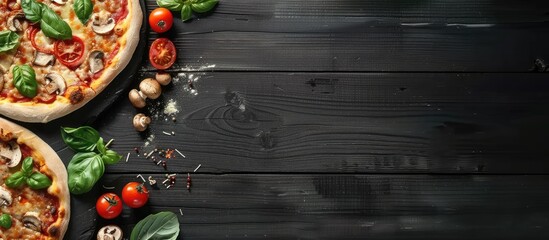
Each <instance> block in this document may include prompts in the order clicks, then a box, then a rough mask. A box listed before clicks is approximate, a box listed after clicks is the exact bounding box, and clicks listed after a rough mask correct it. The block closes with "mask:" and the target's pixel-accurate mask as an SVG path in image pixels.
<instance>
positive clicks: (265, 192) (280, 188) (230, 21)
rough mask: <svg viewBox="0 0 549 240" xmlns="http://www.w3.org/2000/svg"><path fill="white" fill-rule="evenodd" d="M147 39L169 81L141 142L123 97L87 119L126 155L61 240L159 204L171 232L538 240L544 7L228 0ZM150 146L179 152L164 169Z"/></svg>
mask: <svg viewBox="0 0 549 240" xmlns="http://www.w3.org/2000/svg"><path fill="white" fill-rule="evenodd" d="M146 6H147V12H150V11H151V10H152V9H154V8H155V7H156V3H155V1H153V0H147V1H146ZM161 36H163V37H169V38H171V39H172V40H173V41H174V43H175V45H176V46H177V49H178V55H179V56H178V61H177V63H176V65H175V66H174V67H173V68H172V69H171V73H172V74H173V76H177V81H176V82H175V83H174V84H172V85H171V86H169V87H167V88H165V91H164V94H163V96H162V98H161V99H159V100H157V101H154V102H152V103H151V106H149V107H148V108H147V109H146V110H145V111H144V112H145V113H147V114H149V115H153V116H154V121H153V123H152V125H151V128H150V131H149V132H147V133H143V134H139V133H137V132H136V131H134V130H133V127H132V126H131V119H132V118H133V116H134V115H135V114H136V113H137V112H138V111H137V110H135V109H134V108H133V107H132V106H131V105H130V103H129V101H128V100H127V97H126V94H127V90H126V91H125V92H122V93H119V94H120V95H121V97H120V98H119V99H118V101H116V102H115V103H114V104H113V105H112V107H111V108H108V109H107V110H106V111H105V112H104V113H103V114H102V115H101V117H100V118H99V119H98V120H97V121H95V122H94V123H93V124H92V125H93V126H94V127H96V128H97V129H98V130H99V131H100V132H101V135H102V136H103V138H105V139H110V138H114V139H115V141H114V142H113V144H112V149H114V150H116V151H118V152H119V153H121V154H122V155H123V156H124V158H125V157H126V154H127V153H131V154H130V158H129V160H128V162H125V159H123V160H122V161H121V162H120V163H119V164H117V165H114V166H108V168H107V171H106V174H105V176H104V177H103V179H102V181H101V182H100V183H99V184H98V185H97V186H96V188H95V189H94V190H93V191H92V192H90V193H88V194H85V195H83V196H76V197H73V198H72V208H73V213H72V221H71V225H70V230H69V233H68V236H67V239H91V238H95V232H96V231H97V229H98V228H99V227H101V226H103V225H105V224H107V223H114V224H118V225H120V226H121V227H122V228H123V229H124V230H125V233H126V234H127V235H128V236H129V233H130V231H131V228H132V227H133V226H134V225H135V223H136V222H137V221H139V220H140V219H141V218H143V217H144V216H146V215H148V214H149V213H155V212H158V211H173V212H174V213H176V214H177V215H178V216H179V221H180V223H181V234H180V237H179V239H222V238H227V239H536V238H539V239H547V238H549V217H548V216H549V206H548V204H547V203H548V202H549V175H547V174H548V173H549V159H548V156H549V144H548V143H547V139H548V137H547V136H548V135H549V79H548V77H549V75H547V74H546V73H540V71H542V70H544V67H543V66H542V65H543V64H542V63H543V59H546V60H549V2H547V1H521V0H500V1H491V0H463V1H448V0H444V1H443V0H440V1H434V0H430V1H427V0H425V1H423V0H407V1H406V0H371V1H365V0H278V1H273V0H254V1H251V0H230V1H222V2H221V3H220V4H219V5H218V7H217V8H216V9H215V10H214V11H213V12H212V13H211V14H207V15H202V16H199V18H198V19H195V20H193V21H191V22H188V23H183V22H181V21H179V20H178V19H177V20H176V21H175V26H174V29H172V30H171V31H170V32H169V33H167V34H164V35H161ZM157 37H158V35H157V34H155V33H149V34H148V44H150V42H152V41H153V40H154V39H156V38H157ZM147 46H148V45H147ZM536 61H538V64H537V67H536V64H535V62H536ZM545 63H547V64H549V61H547V62H545ZM154 73H155V70H154V69H153V68H152V67H151V65H150V64H149V63H148V62H147V61H145V60H143V65H142V67H141V68H140V69H139V71H138V74H137V76H136V77H135V78H133V80H132V81H133V83H132V87H136V85H137V84H138V82H139V81H140V80H141V79H143V78H145V77H150V76H153V75H154ZM170 99H173V100H174V101H175V102H177V106H178V107H179V112H178V113H177V114H176V115H175V116H176V122H172V121H171V119H170V116H167V115H166V114H164V113H163V112H162V109H163V106H164V105H165V104H167V103H168V102H169V100H170ZM172 131H173V132H174V133H175V135H174V136H169V135H167V134H164V133H163V132H166V133H171V132H172ZM55 132H56V133H57V130H55ZM151 135H153V136H154V139H153V137H151ZM147 138H149V140H151V139H152V141H147ZM60 141H61V139H60V138H57V139H56V140H53V142H51V144H52V145H54V146H62V145H60V144H59V143H60ZM146 142H148V144H149V145H148V146H145V145H147V143H146ZM135 147H139V148H143V149H142V151H141V154H140V156H137V154H136V153H135V152H134V148H135ZM151 147H156V148H171V149H174V148H175V149H178V150H179V151H180V152H181V153H183V154H184V155H185V156H186V158H183V157H181V156H180V155H179V154H175V157H174V158H172V159H169V160H168V162H167V169H166V170H165V169H164V168H162V167H161V166H156V165H155V164H154V163H152V162H151V160H147V159H145V158H144V157H143V153H144V152H146V151H147V150H148V149H151ZM57 150H58V152H59V154H60V156H61V157H62V159H63V160H64V161H65V163H67V162H68V161H69V160H70V158H71V156H72V154H73V152H72V151H71V150H69V149H66V148H61V147H58V148H57ZM198 165H201V167H200V168H199V169H198V170H197V171H196V173H193V171H194V170H195V168H196V167H197V166H198ZM188 172H190V173H191V177H192V180H193V186H192V191H191V192H188V191H187V190H186V175H187V173H188ZM166 173H177V174H178V175H177V182H176V184H175V186H174V187H172V188H170V189H166V188H165V187H164V186H162V185H159V187H158V188H154V189H152V190H151V199H150V202H149V204H148V205H147V207H145V208H143V209H138V210H131V209H129V208H125V209H124V211H123V213H122V216H121V217H119V218H118V219H116V220H113V221H105V220H102V219H100V218H99V217H97V216H96V213H95V209H94V204H95V200H96V199H97V197H98V196H99V194H100V193H103V192H108V191H113V192H116V193H120V189H121V187H122V186H123V185H124V184H125V183H126V182H128V181H141V180H140V179H139V178H136V176H137V175H138V174H141V175H142V176H144V177H145V178H147V177H148V176H153V177H154V178H155V179H157V180H160V181H161V180H163V179H164V174H166ZM109 187H115V189H113V190H108V189H105V188H109ZM180 211H181V213H183V215H181V214H180Z"/></svg>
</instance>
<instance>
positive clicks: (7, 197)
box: [0, 186, 13, 206]
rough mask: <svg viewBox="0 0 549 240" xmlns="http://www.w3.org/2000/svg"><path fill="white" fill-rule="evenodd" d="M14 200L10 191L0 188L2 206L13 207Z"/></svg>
mask: <svg viewBox="0 0 549 240" xmlns="http://www.w3.org/2000/svg"><path fill="white" fill-rule="evenodd" d="M12 201H13V198H12V196H11V192H10V191H8V189H6V188H4V187H1V186H0V206H9V205H11V203H12Z"/></svg>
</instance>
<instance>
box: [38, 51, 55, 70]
mask: <svg viewBox="0 0 549 240" xmlns="http://www.w3.org/2000/svg"><path fill="white" fill-rule="evenodd" d="M32 63H33V64H34V65H38V66H41V67H45V66H48V65H53V64H54V63H55V56H53V54H47V53H43V52H39V51H36V53H35V54H34V59H33V60H32Z"/></svg>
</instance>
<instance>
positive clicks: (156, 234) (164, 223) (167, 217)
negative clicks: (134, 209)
mask: <svg viewBox="0 0 549 240" xmlns="http://www.w3.org/2000/svg"><path fill="white" fill-rule="evenodd" d="M178 235H179V220H178V219H177V215H175V214H174V213H173V212H159V213H157V214H151V215H149V216H147V217H145V218H143V220H141V221H139V222H138V223H137V224H136V225H135V227H134V228H133V229H132V233H131V235H130V240H151V239H162V240H175V239H177V236H178Z"/></svg>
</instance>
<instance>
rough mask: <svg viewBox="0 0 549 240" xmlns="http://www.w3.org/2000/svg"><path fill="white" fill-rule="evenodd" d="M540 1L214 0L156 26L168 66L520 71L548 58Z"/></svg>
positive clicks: (543, 7)
mask: <svg viewBox="0 0 549 240" xmlns="http://www.w3.org/2000/svg"><path fill="white" fill-rule="evenodd" d="M148 4H149V9H153V8H154V5H155V3H154V1H150V2H148ZM547 9H549V4H548V3H547V2H546V1H528V3H525V2H524V1H490V0H482V1H404V0H401V1H399V0H395V1H362V0H345V1H341V0H330V1H318V0H314V1H313V0H310V1H299V0H285V1H268V0H261V1H256V2H254V4H249V1H246V0H237V1H222V2H221V3H220V4H219V6H218V7H217V8H216V9H215V11H214V12H213V13H212V14H211V15H206V16H201V17H200V18H199V19H196V20H194V21H191V22H188V23H183V22H181V21H175V28H174V30H173V31H170V32H169V33H168V34H164V35H162V36H168V37H170V38H171V39H173V40H174V43H175V45H176V47H177V49H178V55H179V58H178V61H177V63H176V67H175V69H177V68H182V69H186V68H188V67H193V66H197V65H200V64H204V63H208V64H215V66H216V67H215V69H214V70H215V71H320V72H322V71H330V72H364V71H368V72H400V71H404V72H432V71H433V72H448V71H449V72H527V71H529V69H530V68H531V67H532V65H533V63H534V61H535V60H536V59H538V58H542V59H543V58H545V59H549V45H548V44H546V42H547V41H546V39H548V38H549V31H547V30H548V29H549V23H548V22H549V14H548V12H547ZM152 36H156V35H155V34H152ZM152 40H154V38H150V41H152ZM145 68H146V69H147V70H153V69H152V67H151V66H150V65H146V66H145Z"/></svg>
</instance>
